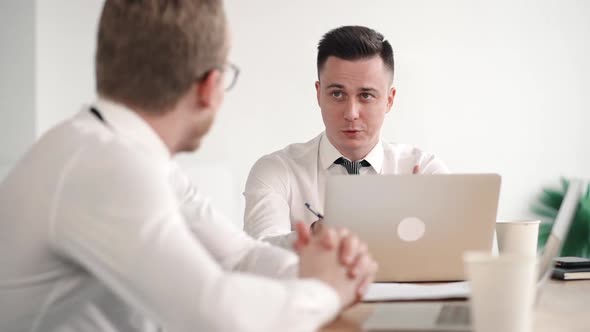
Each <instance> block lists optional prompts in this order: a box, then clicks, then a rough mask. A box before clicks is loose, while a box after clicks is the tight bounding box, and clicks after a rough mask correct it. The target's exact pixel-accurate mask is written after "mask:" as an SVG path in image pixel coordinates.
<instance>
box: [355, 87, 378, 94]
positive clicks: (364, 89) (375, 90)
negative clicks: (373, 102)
mask: <svg viewBox="0 0 590 332" xmlns="http://www.w3.org/2000/svg"><path fill="white" fill-rule="evenodd" d="M359 90H360V91H361V92H374V93H377V92H379V91H378V90H377V89H375V88H360V89H359Z"/></svg>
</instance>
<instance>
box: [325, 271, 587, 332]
mask: <svg viewBox="0 0 590 332" xmlns="http://www.w3.org/2000/svg"><path fill="white" fill-rule="evenodd" d="M374 306H375V304H365V303H363V304H359V305H356V306H354V307H352V308H350V309H348V310H347V311H345V312H344V313H343V314H342V315H341V316H340V317H338V318H337V319H336V320H335V321H333V322H332V323H330V324H329V325H327V326H325V327H324V328H323V329H322V330H321V332H359V331H363V329H362V328H361V324H362V322H363V321H365V320H366V319H367V317H369V315H370V314H371V312H372V310H373V309H374ZM533 330H534V331H535V332H554V331H555V332H558V331H559V332H574V331H575V332H582V331H584V332H588V331H590V280H577V281H567V282H566V281H555V280H551V281H550V282H549V283H547V284H546V285H545V287H543V290H542V294H541V298H540V302H539V305H538V306H537V308H536V309H535V323H534V329H533Z"/></svg>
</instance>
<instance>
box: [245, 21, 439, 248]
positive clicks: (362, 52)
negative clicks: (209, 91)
mask: <svg viewBox="0 0 590 332" xmlns="http://www.w3.org/2000/svg"><path fill="white" fill-rule="evenodd" d="M317 71H318V81H317V82H316V83H315V88H316V92H317V101H318V105H319V106H320V109H321V112H322V118H323V120H324V125H325V131H324V132H323V133H321V134H320V135H318V136H317V137H315V138H314V139H312V140H311V141H309V142H306V143H297V144H291V145H289V146H287V147H286V148H284V149H282V150H279V151H276V152H273V153H271V154H269V155H266V156H263V157H262V158H260V159H259V160H258V161H257V162H256V163H255V164H254V166H253V167H252V170H251V171H250V175H249V177H248V181H247V183H246V189H245V192H244V196H245V197H246V210H245V213H244V228H245V230H246V231H247V232H248V233H249V234H250V235H252V236H253V237H254V238H257V239H262V240H265V241H268V242H270V243H273V244H275V245H278V246H281V247H284V248H291V247H292V246H293V244H294V241H295V239H296V233H295V232H294V229H295V228H294V227H295V225H296V223H297V222H299V221H304V222H305V224H306V225H308V226H312V229H315V228H316V227H314V226H316V225H318V223H316V221H317V220H318V218H317V216H315V215H314V214H312V213H311V212H310V211H309V210H308V208H307V207H306V206H305V204H306V203H308V204H310V205H311V206H312V207H315V208H316V210H319V209H321V208H322V207H323V205H324V187H325V183H326V178H327V177H328V176H331V175H338V174H351V175H368V174H436V173H448V170H447V167H446V166H445V164H444V163H443V162H442V161H441V160H440V159H438V158H436V157H435V156H434V155H432V154H431V153H427V152H424V151H421V150H419V149H417V148H415V147H413V146H410V145H405V144H393V143H388V142H386V141H384V140H383V139H382V138H381V127H382V126H383V121H384V120H385V116H386V114H387V113H389V111H390V110H391V107H392V105H393V100H394V97H395V88H394V87H393V86H392V83H393V72H394V61H393V51H392V48H391V45H390V44H389V42H388V41H387V40H385V39H384V37H383V36H382V35H381V34H380V33H378V32H376V31H375V30H372V29H369V28H367V27H362V26H344V27H340V28H337V29H334V30H332V31H330V32H328V33H327V34H326V35H324V37H323V38H322V39H321V40H320V43H319V45H318V55H317ZM352 194H354V193H351V195H352ZM392 199H395V198H394V197H392Z"/></svg>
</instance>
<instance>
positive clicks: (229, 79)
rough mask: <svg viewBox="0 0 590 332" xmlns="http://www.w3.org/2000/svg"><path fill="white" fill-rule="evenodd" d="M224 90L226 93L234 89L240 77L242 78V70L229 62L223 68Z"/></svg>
mask: <svg viewBox="0 0 590 332" xmlns="http://www.w3.org/2000/svg"><path fill="white" fill-rule="evenodd" d="M222 74H223V88H224V89H225V91H229V90H231V89H233V87H234V86H235V85H236V83H237V82H238V76H240V68H238V66H236V65H235V64H233V63H231V62H228V63H226V64H225V66H223V69H222Z"/></svg>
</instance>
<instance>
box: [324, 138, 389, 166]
mask: <svg viewBox="0 0 590 332" xmlns="http://www.w3.org/2000/svg"><path fill="white" fill-rule="evenodd" d="M319 149H320V150H319V154H320V163H321V165H322V168H323V169H328V168H330V166H332V165H333V164H334V161H335V160H336V159H338V158H340V157H342V153H340V151H338V149H336V148H335V147H334V145H332V143H331V142H330V140H329V139H328V136H327V135H326V133H325V132H324V133H323V134H322V137H321V138H320V147H319ZM363 159H365V160H366V161H368V162H369V163H370V164H371V167H373V169H374V170H375V172H377V174H381V169H382V167H383V159H385V152H384V150H383V143H382V141H381V137H379V141H378V142H377V144H376V145H375V147H374V148H373V149H372V150H371V151H370V152H369V153H368V154H367V155H366V156H365V158H363Z"/></svg>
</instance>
